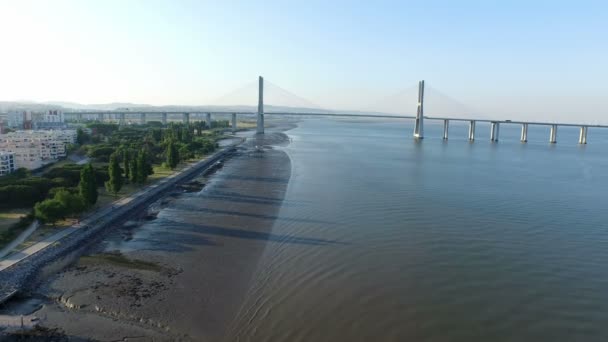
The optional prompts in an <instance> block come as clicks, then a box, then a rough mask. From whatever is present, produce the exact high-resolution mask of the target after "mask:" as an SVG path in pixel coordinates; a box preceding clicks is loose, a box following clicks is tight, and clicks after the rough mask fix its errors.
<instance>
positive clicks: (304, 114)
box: [65, 111, 608, 128]
mask: <svg viewBox="0 0 608 342" xmlns="http://www.w3.org/2000/svg"><path fill="white" fill-rule="evenodd" d="M185 113H187V114H207V113H211V114H237V115H256V114H257V113H256V112H243V111H240V112H239V111H150V112H144V111H99V112H66V113H65V114H66V115H81V114H82V115H99V114H103V115H108V114H113V115H121V114H125V115H142V114H146V115H162V114H185ZM264 115H284V116H325V117H351V118H376V119H416V116H415V115H388V114H355V113H339V112H334V113H307V112H293V113H288V112H265V113H264ZM424 119H425V120H437V121H443V120H449V121H465V122H469V121H476V122H487V123H491V122H497V123H501V124H514V125H521V124H529V125H540V126H551V125H558V126H572V127H581V126H586V127H597V128H608V125H599V124H589V123H560V122H538V121H519V120H518V121H511V120H492V119H475V118H451V117H433V116H425V117H424Z"/></svg>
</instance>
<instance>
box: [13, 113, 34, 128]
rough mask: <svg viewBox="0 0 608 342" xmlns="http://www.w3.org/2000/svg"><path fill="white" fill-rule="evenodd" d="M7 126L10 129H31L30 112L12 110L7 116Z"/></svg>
mask: <svg viewBox="0 0 608 342" xmlns="http://www.w3.org/2000/svg"><path fill="white" fill-rule="evenodd" d="M7 121H8V128H12V129H31V128H32V127H31V125H32V112H30V111H12V112H9V113H8V116H7Z"/></svg>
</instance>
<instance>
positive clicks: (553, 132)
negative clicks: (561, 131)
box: [549, 125, 557, 144]
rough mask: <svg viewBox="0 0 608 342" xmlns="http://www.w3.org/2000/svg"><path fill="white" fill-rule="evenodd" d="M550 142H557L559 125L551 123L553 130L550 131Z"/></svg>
mask: <svg viewBox="0 0 608 342" xmlns="http://www.w3.org/2000/svg"><path fill="white" fill-rule="evenodd" d="M549 142H550V143H551V144H555V143H556V142H557V125H551V132H550V133H549Z"/></svg>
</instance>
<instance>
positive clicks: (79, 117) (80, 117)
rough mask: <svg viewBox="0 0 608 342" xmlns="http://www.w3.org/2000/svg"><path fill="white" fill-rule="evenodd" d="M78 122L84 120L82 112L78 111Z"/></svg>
mask: <svg viewBox="0 0 608 342" xmlns="http://www.w3.org/2000/svg"><path fill="white" fill-rule="evenodd" d="M78 122H82V113H78Z"/></svg>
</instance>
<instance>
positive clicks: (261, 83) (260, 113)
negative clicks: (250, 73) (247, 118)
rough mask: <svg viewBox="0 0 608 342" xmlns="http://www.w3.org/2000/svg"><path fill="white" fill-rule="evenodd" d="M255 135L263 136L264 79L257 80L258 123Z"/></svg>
mask: <svg viewBox="0 0 608 342" xmlns="http://www.w3.org/2000/svg"><path fill="white" fill-rule="evenodd" d="M257 134H264V78H263V77H262V76H260V78H259V80H258V122H257Z"/></svg>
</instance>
